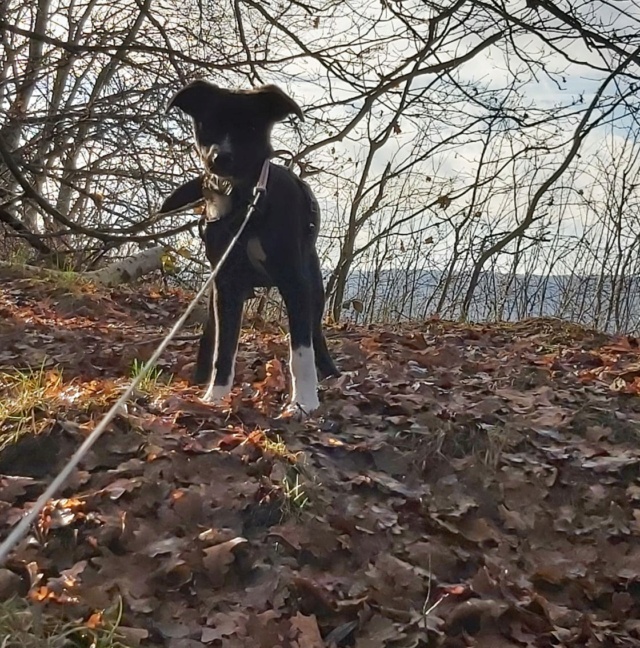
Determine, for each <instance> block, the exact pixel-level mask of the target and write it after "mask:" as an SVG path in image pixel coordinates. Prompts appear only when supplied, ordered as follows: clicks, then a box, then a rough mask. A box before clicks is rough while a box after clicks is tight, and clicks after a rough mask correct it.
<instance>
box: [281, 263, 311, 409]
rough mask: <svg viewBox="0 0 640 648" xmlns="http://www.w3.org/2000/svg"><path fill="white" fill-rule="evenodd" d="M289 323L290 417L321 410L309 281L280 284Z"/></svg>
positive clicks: (298, 276) (292, 277) (298, 278)
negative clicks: (312, 330)
mask: <svg viewBox="0 0 640 648" xmlns="http://www.w3.org/2000/svg"><path fill="white" fill-rule="evenodd" d="M278 289H279V290H280V294H281V295H282V298H283V300H284V303H285V306H286V308H287V317H288V319H289V341H290V355H289V367H290V369H291V402H290V404H289V405H288V406H287V409H286V411H287V413H289V414H294V415H300V414H302V415H308V414H311V412H313V411H314V410H315V409H317V408H318V406H319V404H320V402H319V401H318V375H317V373H316V366H315V359H314V352H313V342H312V334H311V329H312V303H311V294H310V285H309V281H308V277H303V276H302V275H301V274H292V275H289V276H287V277H286V278H284V279H283V281H281V282H278Z"/></svg>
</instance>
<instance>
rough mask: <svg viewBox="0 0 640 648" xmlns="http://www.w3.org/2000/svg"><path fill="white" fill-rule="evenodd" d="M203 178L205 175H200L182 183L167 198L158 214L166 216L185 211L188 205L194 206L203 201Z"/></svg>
mask: <svg viewBox="0 0 640 648" xmlns="http://www.w3.org/2000/svg"><path fill="white" fill-rule="evenodd" d="M203 178H204V176H198V177H197V178H193V180H189V181H188V182H185V183H184V184H183V185H180V186H179V187H178V188H177V189H175V190H174V191H173V192H172V193H171V195H170V196H169V197H168V198H166V199H165V201H164V202H163V203H162V206H161V207H160V209H159V210H158V211H157V214H158V215H161V216H166V215H167V214H173V213H177V212H181V211H184V210H185V209H187V208H188V207H194V206H195V205H197V204H198V203H200V202H202V201H203V200H204V195H203V193H202V181H203Z"/></svg>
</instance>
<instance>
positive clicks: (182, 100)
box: [165, 79, 220, 117]
mask: <svg viewBox="0 0 640 648" xmlns="http://www.w3.org/2000/svg"><path fill="white" fill-rule="evenodd" d="M219 89H220V88H218V86H217V85H214V84H213V83H209V81H204V80H203V79H198V80H197V81H192V82H191V83H188V84H187V85H186V86H184V88H182V89H180V90H178V92H176V93H175V94H174V95H173V97H171V99H170V100H169V103H168V105H167V109H166V111H165V113H168V112H169V111H170V110H171V109H172V108H173V107H174V106H175V107H176V108H180V110H183V111H184V112H186V113H187V115H189V116H190V117H195V116H196V115H197V114H198V113H199V112H201V111H202V109H203V108H205V107H206V108H210V107H211V104H212V102H213V101H214V100H215V98H216V96H217V91H218V90H219Z"/></svg>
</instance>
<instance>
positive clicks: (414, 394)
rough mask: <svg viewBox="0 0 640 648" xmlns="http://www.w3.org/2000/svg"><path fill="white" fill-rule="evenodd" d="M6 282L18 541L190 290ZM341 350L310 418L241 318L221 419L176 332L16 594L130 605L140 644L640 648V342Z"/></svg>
mask: <svg viewBox="0 0 640 648" xmlns="http://www.w3.org/2000/svg"><path fill="white" fill-rule="evenodd" d="M0 286H1V287H0V401H1V402H2V405H1V406H0V421H2V420H3V422H2V423H0V426H1V427H0V430H1V432H2V443H3V445H4V446H5V447H4V450H3V451H2V452H0V535H1V536H4V535H6V533H7V531H8V529H9V528H10V526H11V525H12V524H14V523H15V522H16V521H17V520H18V519H19V518H20V516H21V514H22V512H23V511H24V510H25V509H26V508H28V507H29V503H30V502H33V501H34V500H35V499H36V497H37V496H38V495H39V494H40V493H41V492H42V489H43V487H44V485H45V484H46V483H47V481H48V480H49V479H50V478H51V476H52V475H53V474H54V473H55V471H56V470H57V469H59V468H60V466H61V465H62V463H63V462H64V460H65V458H66V457H68V456H69V454H70V453H71V452H72V451H73V449H74V448H76V447H77V446H78V445H79V443H80V442H81V440H82V439H83V438H84V437H85V436H86V434H87V433H88V431H90V430H91V429H93V427H94V426H95V423H96V421H97V420H99V418H100V415H101V413H103V412H104V411H105V410H106V409H107V406H108V405H109V403H112V402H113V401H114V399H115V398H116V397H117V394H118V392H119V390H120V389H121V388H122V386H123V385H124V384H126V381H127V379H128V378H129V377H130V376H131V374H132V366H134V365H135V364H137V362H139V361H142V360H144V359H146V358H147V357H149V356H150V355H151V353H152V351H153V350H154V348H155V345H156V344H157V343H158V341H159V338H160V337H161V336H162V335H163V334H164V333H165V332H166V331H167V330H168V327H169V326H170V325H171V324H172V323H173V322H174V321H175V319H176V318H177V317H178V316H179V314H180V312H181V310H182V309H183V308H184V306H185V305H186V303H187V301H188V296H187V295H184V294H182V293H179V292H176V291H173V292H171V291H159V290H156V289H153V288H150V287H147V288H140V289H136V290H127V289H122V290H118V291H111V292H98V291H96V290H95V289H94V288H92V287H90V286H85V287H81V288H78V287H76V286H72V285H67V286H65V285H60V284H57V285H56V284H52V283H49V282H45V281H33V280H29V279H22V278H20V277H19V276H17V275H7V274H6V272H5V274H4V275H3V277H2V278H0ZM191 333H192V332H190V331H186V332H185V335H189V334H191ZM329 342H330V346H331V348H332V350H333V352H334V354H335V357H336V359H337V362H338V364H339V366H340V367H341V369H342V370H343V372H344V374H343V376H341V377H340V378H338V379H332V380H329V381H326V382H325V383H324V384H323V393H322V408H321V410H320V412H319V413H318V416H317V417H315V418H314V419H313V420H312V421H309V422H307V423H296V422H293V421H283V420H279V419H277V415H278V413H279V411H280V408H281V406H282V403H283V397H284V394H285V391H286V389H285V386H286V381H287V377H286V371H287V369H286V353H287V344H286V338H285V336H284V335H283V334H282V333H281V332H280V331H278V330H276V329H275V328H269V327H265V326H263V327H260V329H259V330H258V329H257V328H254V329H247V330H245V332H244V335H243V340H242V343H241V347H240V352H239V363H238V372H237V378H236V382H237V388H236V390H235V391H234V395H233V398H232V401H231V403H230V405H229V407H228V408H226V409H224V410H222V409H216V408H211V407H208V406H205V405H203V404H201V403H200V402H199V401H198V395H199V394H200V390H199V389H196V388H194V387H192V386H190V385H189V383H188V380H187V379H188V375H189V371H190V363H191V362H192V360H193V358H194V356H195V342H194V341H192V340H187V339H181V340H178V341H176V342H175V343H173V344H172V345H171V346H170V348H169V350H168V352H167V353H166V354H165V356H164V357H163V359H162V361H161V363H160V368H161V370H162V373H161V374H154V375H152V376H151V377H150V378H149V379H148V380H147V381H145V384H144V386H143V389H142V390H141V392H140V393H139V394H138V395H137V396H136V398H135V399H134V401H133V402H131V404H130V406H129V407H128V409H127V411H126V412H124V411H123V412H122V413H121V415H119V416H118V417H117V419H116V420H115V421H114V424H113V426H112V427H111V429H110V430H109V432H108V433H107V434H105V436H104V437H103V438H102V439H101V440H100V441H99V442H98V444H97V446H95V447H94V449H93V450H92V451H91V452H90V453H89V454H88V455H87V457H86V458H85V459H84V461H83V462H82V465H81V470H78V471H77V472H76V473H75V475H74V477H73V478H72V479H71V481H70V483H69V484H68V486H67V487H66V488H65V489H64V492H63V493H60V497H61V498H62V499H59V500H56V501H54V502H51V504H50V506H49V507H48V508H47V510H46V511H45V512H44V513H43V515H42V516H41V517H40V521H39V524H38V527H37V528H36V529H34V533H33V535H32V536H31V537H30V538H29V539H28V540H25V541H24V542H23V543H21V545H20V546H19V547H18V548H17V549H16V551H15V552H14V553H13V555H12V557H11V559H10V561H9V562H8V564H7V565H6V568H5V569H4V570H1V571H0V594H1V595H2V596H4V597H9V596H11V595H18V596H20V597H25V598H28V599H29V600H31V601H39V602H42V603H44V605H45V609H46V610H47V611H48V612H50V613H51V614H53V615H55V616H60V617H65V618H72V619H78V620H79V621H80V622H81V623H88V624H89V625H90V626H92V627H94V626H95V625H96V624H100V623H106V622H107V620H108V618H109V616H110V615H111V614H112V611H113V609H114V606H117V603H118V601H119V599H120V598H121V599H122V618H121V619H119V622H120V630H119V632H120V633H121V635H122V637H124V639H123V641H122V644H123V645H127V646H135V645H141V646H166V647H170V648H200V647H202V646H224V647H225V648H227V647H228V648H240V647H243V648H244V647H246V648H248V647H249V646H251V647H254V646H259V647H260V648H272V647H275V646H283V647H292V648H294V647H298V648H320V647H322V646H333V645H337V646H355V647H356V648H378V647H380V648H382V647H385V646H389V647H391V646H393V647H406V648H409V647H417V646H447V647H456V648H457V647H462V646H478V647H484V648H502V647H510V646H514V647H515V646H525V647H534V646H535V647H545V646H638V645H640V621H639V620H638V619H640V600H639V598H638V594H639V593H640V589H639V587H640V584H639V580H640V504H639V502H640V479H639V472H638V468H639V466H640V399H639V398H638V396H637V394H638V390H639V389H640V353H639V349H638V344H637V342H636V341H635V340H633V339H628V338H624V339H612V338H609V337H605V336H602V335H599V334H596V333H594V332H590V331H585V330H583V329H581V328H578V327H575V326H572V325H569V324H566V323H562V322H559V321H554V320H529V321H524V322H519V323H516V324H511V325H501V324H495V325H462V324H456V323H449V322H441V321H437V320H433V321H429V322H426V323H424V324H421V325H416V326H405V327H398V328H396V329H381V328H376V327H370V328H366V329H365V328H354V327H342V328H340V327H336V328H333V329H331V330H330V331H329ZM134 370H135V369H134ZM169 378H170V380H169ZM101 610H108V611H109V610H110V611H111V612H105V613H104V614H101V613H100V611H101ZM0 643H1V642H0ZM9 645H11V644H9Z"/></svg>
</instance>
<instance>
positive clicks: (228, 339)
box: [204, 281, 244, 403]
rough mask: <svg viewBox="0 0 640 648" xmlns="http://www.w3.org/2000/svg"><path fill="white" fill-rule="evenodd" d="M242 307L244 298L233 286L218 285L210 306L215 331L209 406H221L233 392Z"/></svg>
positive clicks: (207, 398) (208, 394)
mask: <svg viewBox="0 0 640 648" xmlns="http://www.w3.org/2000/svg"><path fill="white" fill-rule="evenodd" d="M243 304H244V298H243V295H242V294H241V293H240V292H239V291H238V290H237V289H236V288H235V287H234V286H232V285H230V284H229V283H226V282H225V283H223V282H219V281H217V282H216V285H215V286H214V287H213V294H212V303H211V305H212V311H213V312H212V314H213V317H214V329H215V337H214V344H213V371H212V373H211V380H210V381H209V388H208V389H207V393H206V394H205V395H204V400H206V401H209V402H210V403H219V402H220V401H222V400H223V399H224V398H225V397H226V396H227V395H228V394H229V392H230V391H231V386H232V384H233V376H234V368H235V360H236V352H237V349H238V338H239V337H240V325H241V323H242V307H243Z"/></svg>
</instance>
